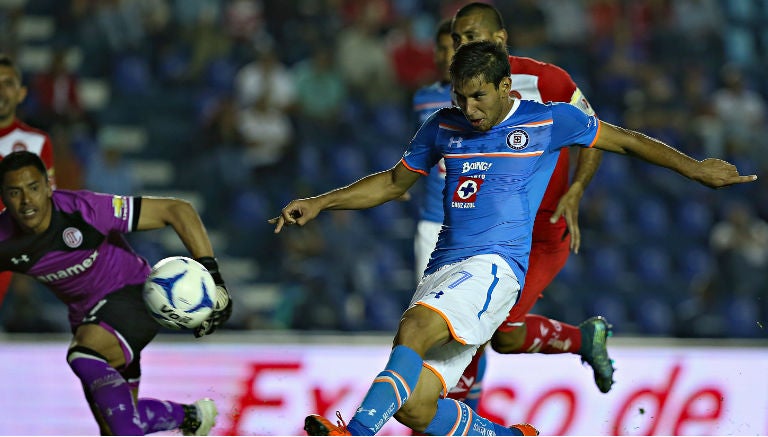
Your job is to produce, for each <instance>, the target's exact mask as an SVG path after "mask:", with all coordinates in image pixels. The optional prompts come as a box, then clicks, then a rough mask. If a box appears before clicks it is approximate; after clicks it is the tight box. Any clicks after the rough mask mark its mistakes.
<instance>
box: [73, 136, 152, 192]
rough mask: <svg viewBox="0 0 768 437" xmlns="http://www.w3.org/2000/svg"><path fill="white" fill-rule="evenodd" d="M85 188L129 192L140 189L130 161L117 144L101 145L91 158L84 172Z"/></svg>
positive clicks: (99, 190) (98, 190)
mask: <svg viewBox="0 0 768 437" xmlns="http://www.w3.org/2000/svg"><path fill="white" fill-rule="evenodd" d="M85 188H86V189H88V190H92V191H97V192H102V193H115V194H129V193H136V192H138V191H139V190H140V189H141V186H140V184H139V181H138V180H136V177H135V175H134V172H133V169H132V167H131V164H130V162H128V161H127V160H126V159H125V157H124V156H123V152H122V151H121V150H120V148H119V146H118V145H112V144H110V145H109V146H107V145H102V146H101V148H100V149H99V152H98V153H97V154H96V155H94V156H93V157H92V158H91V162H90V163H89V164H88V168H87V170H86V174H85Z"/></svg>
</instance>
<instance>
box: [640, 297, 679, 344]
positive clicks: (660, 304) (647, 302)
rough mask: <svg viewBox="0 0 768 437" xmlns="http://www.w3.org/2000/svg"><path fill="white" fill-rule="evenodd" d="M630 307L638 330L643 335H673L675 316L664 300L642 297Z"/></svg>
mask: <svg viewBox="0 0 768 437" xmlns="http://www.w3.org/2000/svg"><path fill="white" fill-rule="evenodd" d="M632 307H633V309H634V311H633V312H634V318H635V320H636V321H637V325H638V329H639V330H640V332H641V333H642V334H643V335H655V336H669V335H673V332H674V329H675V314H674V311H673V310H672V308H671V306H670V305H669V303H668V302H667V301H666V300H665V299H663V298H661V297H658V296H644V297H642V298H640V299H639V301H638V302H637V303H636V304H634V305H632Z"/></svg>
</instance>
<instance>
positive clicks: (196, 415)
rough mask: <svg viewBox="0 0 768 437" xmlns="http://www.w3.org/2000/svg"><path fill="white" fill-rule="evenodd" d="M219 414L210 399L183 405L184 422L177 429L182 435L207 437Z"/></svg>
mask: <svg viewBox="0 0 768 437" xmlns="http://www.w3.org/2000/svg"><path fill="white" fill-rule="evenodd" d="M218 414H219V412H218V410H217V409H216V404H215V403H214V402H213V400H212V399H209V398H204V399H200V400H198V401H195V403H194V404H192V405H184V422H183V423H182V424H181V426H180V427H179V428H180V429H181V432H182V434H184V435H208V433H209V432H211V428H213V426H214V425H216V416H217V415H218Z"/></svg>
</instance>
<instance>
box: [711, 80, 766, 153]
mask: <svg viewBox="0 0 768 437" xmlns="http://www.w3.org/2000/svg"><path fill="white" fill-rule="evenodd" d="M721 79H722V86H721V87H720V88H719V89H718V90H716V91H715V93H714V95H713V96H712V105H713V108H714V112H715V114H716V115H717V117H718V119H719V121H720V123H721V124H722V126H723V134H724V138H723V144H722V147H723V150H721V151H720V154H719V155H717V156H720V157H724V156H728V154H729V153H735V154H737V155H746V156H749V157H751V158H752V159H754V160H755V161H756V162H763V163H765V162H768V159H767V158H766V157H765V156H766V154H765V147H766V145H767V143H766V128H765V122H766V103H765V99H764V98H763V97H762V96H761V95H759V94H758V93H757V92H756V91H754V90H752V89H750V88H749V87H748V84H747V82H746V78H745V77H744V72H743V71H741V69H740V68H738V67H736V66H734V65H726V66H724V67H723V68H722V70H721ZM728 147H731V148H732V149H731V150H729V149H728ZM731 156H732V155H731Z"/></svg>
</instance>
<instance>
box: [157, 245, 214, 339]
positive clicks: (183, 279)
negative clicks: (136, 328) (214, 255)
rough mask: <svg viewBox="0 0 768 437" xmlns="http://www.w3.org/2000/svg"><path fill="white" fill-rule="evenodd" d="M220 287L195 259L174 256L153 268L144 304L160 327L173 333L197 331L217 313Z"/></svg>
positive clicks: (161, 261) (159, 262)
mask: <svg viewBox="0 0 768 437" xmlns="http://www.w3.org/2000/svg"><path fill="white" fill-rule="evenodd" d="M215 298H216V284H215V283H214V282H213V278H212V277H211V274H210V273H208V270H206V268H205V267H203V265H202V264H200V263H199V262H197V261H195V260H193V259H192V258H187V257H184V256H172V257H169V258H164V259H162V260H160V261H158V262H157V264H155V265H154V266H153V267H152V272H151V273H150V275H149V277H148V278H147V280H146V282H145V283H144V303H145V304H146V305H147V309H148V310H149V313H150V314H151V315H152V317H153V318H154V319H155V320H156V321H157V323H159V324H161V325H162V326H165V327H167V328H172V329H195V328H197V327H199V326H200V325H201V324H202V323H203V322H204V321H205V320H206V319H208V317H210V315H211V313H212V312H213V305H214V302H215Z"/></svg>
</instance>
